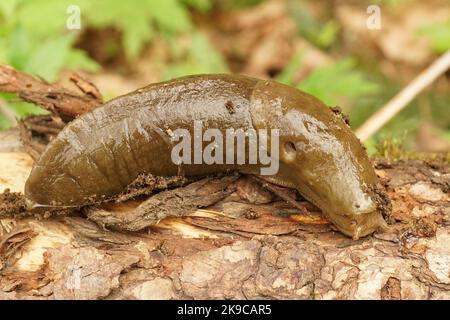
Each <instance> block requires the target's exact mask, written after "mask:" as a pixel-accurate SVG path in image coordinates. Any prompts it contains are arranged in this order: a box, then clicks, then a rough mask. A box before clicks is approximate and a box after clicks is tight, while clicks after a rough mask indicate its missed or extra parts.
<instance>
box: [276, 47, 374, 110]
mask: <svg viewBox="0 0 450 320" xmlns="http://www.w3.org/2000/svg"><path fill="white" fill-rule="evenodd" d="M301 61H302V56H301V55H300V54H297V55H295V56H294V58H293V59H292V60H291V61H290V62H289V64H288V65H287V67H286V68H285V69H284V70H283V72H281V74H280V75H279V76H278V77H277V80H278V81H280V82H283V83H286V84H290V85H295V86H297V87H298V88H299V89H301V90H303V91H305V92H308V93H310V94H312V95H313V96H316V97H317V98H319V99H321V100H322V101H324V102H325V103H326V104H328V105H336V104H337V103H338V102H339V101H341V99H342V98H343V97H345V98H348V99H349V100H350V103H352V102H353V103H354V102H356V100H357V99H358V98H360V97H363V96H365V95H371V94H375V93H377V92H378V91H379V86H378V85H377V84H376V83H375V82H373V81H370V80H369V79H367V77H366V76H365V74H364V73H363V72H362V71H361V70H358V69H357V68H356V63H355V62H354V61H353V60H351V59H345V60H341V61H338V62H336V63H333V64H330V65H326V66H323V67H319V68H316V69H315V70H313V71H312V72H311V73H310V74H309V75H308V76H307V77H306V78H305V79H304V80H303V81H302V82H301V83H299V84H298V83H294V82H293V76H294V74H295V72H296V71H297V70H298V68H299V67H300V65H301Z"/></svg>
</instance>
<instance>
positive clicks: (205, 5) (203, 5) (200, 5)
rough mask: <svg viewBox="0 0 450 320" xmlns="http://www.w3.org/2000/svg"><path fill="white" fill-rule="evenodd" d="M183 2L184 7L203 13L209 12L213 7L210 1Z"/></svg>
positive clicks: (184, 0)
mask: <svg viewBox="0 0 450 320" xmlns="http://www.w3.org/2000/svg"><path fill="white" fill-rule="evenodd" d="M183 2H184V3H185V4H186V5H188V6H190V7H193V8H195V9H197V10H200V11H203V12H206V11H208V10H210V9H211V8H212V6H213V2H212V0H183Z"/></svg>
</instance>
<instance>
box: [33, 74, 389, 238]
mask: <svg viewBox="0 0 450 320" xmlns="http://www.w3.org/2000/svg"><path fill="white" fill-rule="evenodd" d="M195 120H201V121H202V123H203V126H204V128H217V129H219V130H220V131H225V130H226V129H227V128H242V129H250V128H253V129H273V128H279V136H278V139H279V144H278V145H279V148H278V150H277V151H278V159H279V168H278V172H277V173H276V174H275V175H273V176H266V177H265V178H266V179H267V180H269V181H270V182H273V183H275V184H278V185H281V186H288V187H292V188H296V189H297V190H298V191H299V193H300V194H301V195H302V196H304V197H305V198H306V199H307V200H309V201H311V202H312V203H313V204H315V205H316V206H317V207H319V208H320V209H321V210H322V211H323V213H324V214H325V216H326V217H327V218H328V219H329V220H330V221H331V222H332V223H333V224H334V225H335V226H336V227H337V229H338V230H340V231H341V232H342V233H344V234H346V235H348V236H351V237H353V238H354V239H358V238H359V237H362V236H366V235H368V234H371V233H372V232H374V231H376V230H377V229H379V228H384V227H386V222H385V221H384V219H383V217H382V212H383V211H384V210H386V209H385V207H384V206H383V202H386V201H388V200H386V196H385V195H384V193H383V192H382V191H379V189H378V188H377V183H378V180H377V177H376V174H375V172H374V169H373V167H372V165H371V163H370V161H369V159H368V156H367V154H366V152H365V150H364V148H363V146H362V145H361V143H360V142H359V140H358V139H357V138H356V136H355V135H354V134H353V132H352V131H351V129H350V128H349V126H348V125H347V124H346V123H345V122H344V121H343V119H342V118H341V117H340V116H339V115H337V114H335V113H334V112H333V111H332V110H331V109H330V108H329V107H327V106H326V105H324V104H323V103H322V102H321V101H319V100H318V99H316V98H315V97H313V96H311V95H309V94H306V93H304V92H301V91H300V90H297V89H295V88H292V87H289V86H286V85H283V84H280V83H277V82H274V81H270V80H258V79H254V78H250V77H245V76H239V75H199V76H187V77H183V78H179V79H175V80H171V81H167V82H162V83H157V84H151V85H149V86H147V87H144V88H142V89H138V90H136V91H134V92H132V93H129V94H126V95H124V96H121V97H118V98H115V99H113V100H111V101H109V102H107V103H105V104H104V105H103V106H101V107H98V108H97V109H94V110H93V111H91V112H89V113H86V114H84V115H82V116H80V117H79V118H77V119H75V120H74V121H72V122H71V123H69V124H68V125H67V126H66V127H65V128H64V129H63V130H62V131H61V132H60V133H59V134H58V136H57V137H56V138H55V139H53V140H52V141H51V142H50V144H49V145H48V146H47V148H46V149H45V151H44V152H43V154H42V155H41V157H40V159H39V160H38V161H37V163H36V164H35V166H34V167H33V169H32V171H31V173H30V176H29V177H28V180H27V181H26V185H25V197H26V199H27V203H28V204H29V206H30V207H40V206H44V207H77V206H78V207H79V206H84V205H87V204H92V203H95V202H99V201H102V200H105V199H108V198H111V197H113V196H114V195H117V194H119V193H120V192H121V191H122V190H123V189H124V188H125V187H126V186H127V185H128V184H130V183H131V182H132V181H133V180H134V179H135V178H136V177H137V176H138V175H139V174H142V173H151V174H153V175H159V176H173V175H177V174H180V172H181V173H182V174H184V175H186V176H195V175H205V174H210V173H215V172H223V171H239V172H242V173H252V174H258V173H259V169H260V168H261V166H262V164H261V163H256V164H245V163H244V164H241V165H238V164H223V163H213V164H175V163H174V162H173V161H171V149H172V148H173V139H171V135H173V132H174V131H175V130H177V129H179V128H184V129H186V130H188V131H189V132H190V133H193V134H194V132H193V128H192V127H193V123H194V121H195ZM269 140H270V137H269ZM271 143H273V141H269V142H268V144H269V145H270V144H271Z"/></svg>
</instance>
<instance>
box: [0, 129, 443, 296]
mask: <svg viewBox="0 0 450 320" xmlns="http://www.w3.org/2000/svg"><path fill="white" fill-rule="evenodd" d="M31 165H32V160H31V158H30V157H29V156H28V154H27V153H25V152H24V151H23V149H22V147H21V145H20V143H19V142H18V133H17V131H9V132H1V133H0V168H1V169H0V192H2V191H4V189H6V188H9V189H10V190H11V192H21V191H22V189H23V184H24V181H25V179H26V177H27V174H28V172H29V170H30V169H31ZM376 168H377V174H378V175H379V176H380V178H381V180H382V182H383V184H384V185H385V186H386V188H387V191H388V194H389V196H390V197H391V199H392V202H393V212H392V216H391V217H390V224H391V230H390V231H389V232H386V233H378V234H374V235H373V236H370V237H366V238H364V239H361V240H359V241H352V240H351V239H349V238H347V237H345V236H342V235H341V234H340V233H339V232H337V231H335V230H334V229H333V227H332V226H331V225H330V224H329V223H328V222H327V221H326V220H324V219H323V218H322V217H321V215H320V213H319V212H317V209H316V208H315V207H314V206H312V205H310V204H309V203H307V202H305V201H303V200H301V199H296V200H295V201H296V204H295V205H293V204H292V203H290V204H288V203H287V202H286V201H284V200H282V199H281V198H280V196H279V195H278V196H275V195H274V194H273V193H272V192H270V191H268V190H267V189H265V188H262V187H261V185H260V184H258V183H257V182H256V181H255V180H254V179H251V178H248V177H239V178H238V177H235V176H233V177H228V179H229V180H226V184H227V187H224V180H223V178H217V179H209V180H208V181H207V182H205V181H200V182H195V183H196V184H195V183H193V184H188V185H186V186H183V187H180V188H178V189H172V191H168V193H166V194H163V195H161V193H158V194H157V195H156V196H158V195H159V197H160V198H155V197H156V196H153V197H150V198H149V199H148V200H146V203H147V205H148V206H150V207H152V206H154V205H155V203H161V204H163V205H166V204H167V203H170V202H171V201H173V199H177V195H176V193H177V192H182V191H181V190H183V188H187V189H188V190H190V189H195V192H194V194H197V193H199V194H203V195H211V194H214V192H215V194H216V195H217V196H218V197H217V198H215V199H214V201H211V203H209V202H206V203H200V205H199V206H190V205H189V203H188V205H187V207H186V211H185V212H182V213H181V215H183V216H184V217H173V216H172V217H171V212H169V211H168V212H164V213H163V214H162V215H161V218H164V217H165V218H164V219H162V220H161V221H160V222H159V223H158V224H156V225H155V226H152V227H151V228H150V229H147V231H145V232H127V231H122V232H116V231H110V230H107V229H105V228H101V227H99V226H98V224H96V223H94V222H92V221H90V220H88V219H86V217H85V216H84V215H81V214H79V215H72V216H59V217H52V218H49V219H36V218H26V219H21V220H11V219H2V220H0V299H25V298H26V299H124V298H125V299H182V298H184V299H186V298H187V299H217V298H225V299H256V298H261V299H266V298H275V299H450V245H449V244H450V224H449V222H450V204H449V190H450V189H449V188H450V174H449V166H448V164H447V165H435V164H430V163H427V162H423V161H401V162H395V163H386V162H384V161H379V162H378V164H377V166H376ZM211 183H212V184H211ZM189 188H190V189H189ZM285 191H286V190H285ZM285 191H283V192H284V194H285V196H289V195H288V192H287V193H286V192H285ZM182 194H183V195H185V194H186V193H183V192H182ZM12 195H13V194H9V196H12ZM4 196H5V194H4ZM292 197H294V198H295V195H293V196H292ZM186 199H187V200H186ZM186 199H184V200H186V201H190V200H189V199H188V198H186ZM209 199H211V198H209ZM191 200H192V199H191ZM197 200H198V199H197ZM197 200H195V199H194V200H193V201H194V202H195V203H197V202H196V201H197ZM217 201H218V202H217ZM210 204H211V205H210ZM0 205H1V204H0ZM127 205H128V208H126V209H124V210H136V206H138V205H139V204H136V203H134V204H133V203H129V204H127ZM141 205H142V204H141ZM122 206H123V204H122ZM205 206H207V207H206V208H204V209H200V210H198V209H197V207H205ZM164 208H166V209H167V208H170V206H165V207H164ZM153 209H154V208H153ZM153 209H152V210H153ZM114 212H116V213H117V212H123V211H121V210H119V209H118V207H116V208H114V206H113V207H112V208H110V210H109V211H108V210H105V209H104V208H103V214H107V215H108V216H109V218H111V217H114ZM134 212H138V211H134ZM139 212H140V211H139ZM305 212H307V213H308V214H305ZM94 213H95V214H99V212H98V211H97V212H94ZM91 214H92V213H91ZM118 217H119V218H120V217H121V216H120V214H119V215H116V216H115V218H118ZM91 218H92V217H91ZM93 220H95V219H93ZM114 221H116V222H117V220H114ZM119 222H120V221H119ZM119 225H120V224H119Z"/></svg>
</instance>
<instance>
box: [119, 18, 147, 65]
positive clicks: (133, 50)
mask: <svg viewBox="0 0 450 320" xmlns="http://www.w3.org/2000/svg"><path fill="white" fill-rule="evenodd" d="M122 29H123V44H124V48H125V53H126V55H127V58H128V59H129V60H133V59H135V58H136V57H137V56H138V55H139V53H140V52H141V50H142V48H143V47H144V45H145V43H147V42H148V41H150V39H151V38H152V37H153V34H154V31H153V28H152V27H151V26H150V24H149V22H148V19H147V18H146V17H145V16H136V17H135V18H134V19H130V20H126V21H124V23H122Z"/></svg>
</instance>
